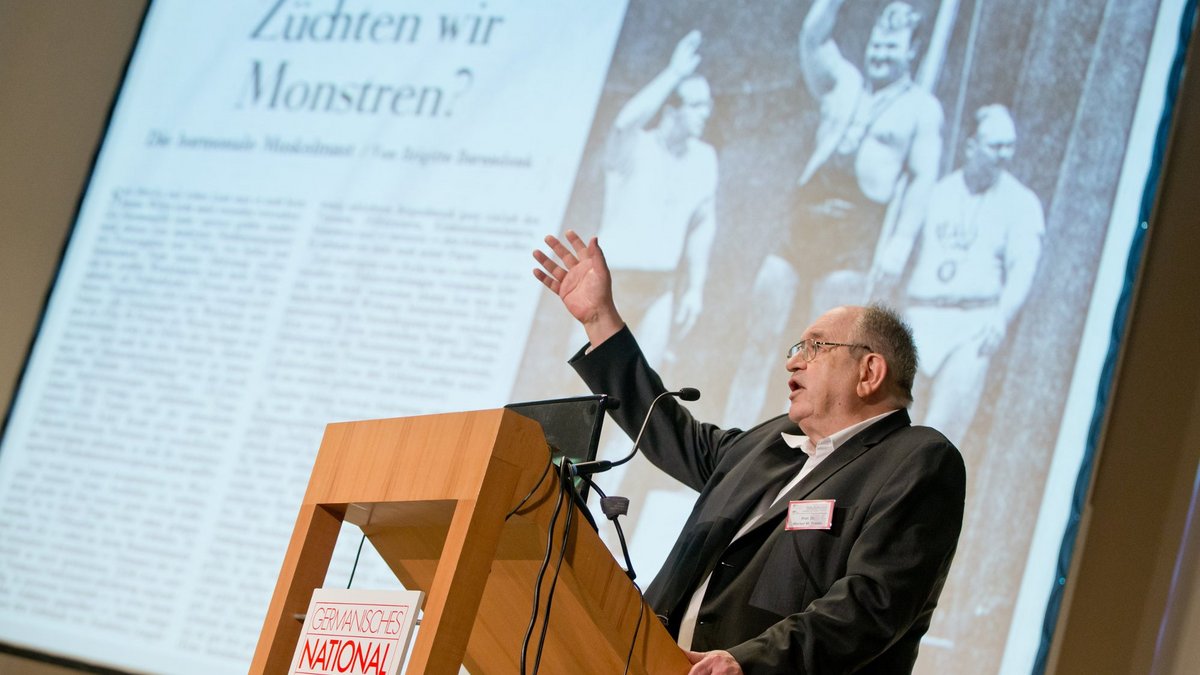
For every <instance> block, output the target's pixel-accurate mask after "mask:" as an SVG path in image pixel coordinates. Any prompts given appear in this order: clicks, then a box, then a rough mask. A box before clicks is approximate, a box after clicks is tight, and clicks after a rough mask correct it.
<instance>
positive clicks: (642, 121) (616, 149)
mask: <svg viewBox="0 0 1200 675" xmlns="http://www.w3.org/2000/svg"><path fill="white" fill-rule="evenodd" d="M699 50H700V31H698V30H693V31H692V32H690V33H688V34H687V35H685V36H683V39H682V40H680V41H679V43H678V44H676V45H675V51H674V53H672V54H671V62H670V63H669V64H667V67H666V68H665V69H664V70H663V71H662V72H661V73H659V74H658V75H656V76H655V77H654V79H653V80H650V83H649V84H647V85H646V86H645V87H642V90H641V91H639V92H638V93H637V94H635V95H634V97H633V98H631V99H629V101H628V102H627V103H626V104H625V105H624V106H623V107H622V108H621V112H619V113H617V119H616V120H614V121H613V126H612V132H611V133H610V135H609V138H608V148H607V155H606V157H605V160H606V162H605V163H606V164H607V166H608V168H609V169H619V168H620V167H622V166H624V163H625V161H626V160H627V159H628V155H629V152H630V142H629V141H630V139H631V138H632V137H633V135H634V132H636V131H639V130H641V129H644V128H645V127H646V125H647V124H649V123H650V120H652V119H654V116H655V115H656V114H657V113H658V111H659V110H660V109H661V108H662V107H663V104H664V103H666V102H667V98H668V97H669V96H670V95H671V92H673V91H675V88H676V87H678V86H679V83H680V82H683V81H684V80H685V79H687V78H688V77H690V76H691V75H692V74H693V73H695V72H696V68H697V66H699V65H700V54H699Z"/></svg>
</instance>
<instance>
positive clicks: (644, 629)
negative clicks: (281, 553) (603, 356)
mask: <svg viewBox="0 0 1200 675" xmlns="http://www.w3.org/2000/svg"><path fill="white" fill-rule="evenodd" d="M548 457H549V452H548V450H547V447H546V442H545V440H544V439H543V437H542V433H541V429H540V428H539V427H538V425H537V423H535V422H533V421H531V420H528V419H526V418H524V417H522V416H520V415H518V414H516V413H514V412H512V411H509V410H486V411H479V412H469V413H455V414H447V415H428V416H421V417H407V418H398V419H385V420H369V421H363V422H346V423H338V424H331V425H329V426H328V427H327V428H326V431H325V437H324V440H323V441H322V443H321V449H320V452H319V453H318V455H317V460H316V463H315V464H314V466H313V472H312V477H311V479H310V480H309V484H308V492H307V493H306V494H305V497H304V502H303V504H302V506H301V509H300V514H299V516H298V517H297V519H296V527H295V530H294V531H293V534H292V539H291V542H290V544H289V545H288V551H287V555H286V556H285V558H284V562H283V567H282V570H281V571H280V574H279V581H278V583H277V584H276V587H275V594H274V596H273V597H272V599H271V604H270V607H269V609H268V611H267V617H266V620H265V622H264V624H263V630H262V634H261V635H260V637H259V642H258V649H257V650H256V652H255V654H254V661H253V662H252V664H251V669H250V672H252V673H272V674H273V673H286V672H287V668H288V665H289V663H290V661H291V656H292V652H293V650H294V649H295V645H296V640H297V639H298V638H299V635H300V627H301V626H300V622H299V621H298V620H297V619H296V618H295V616H296V615H297V614H303V613H304V612H305V611H306V610H307V608H308V603H309V600H310V598H311V596H312V591H313V589H314V588H316V587H317V586H319V585H320V584H321V583H322V582H323V580H324V578H325V573H326V571H327V568H328V566H329V559H330V556H331V555H332V553H333V547H334V543H335V541H336V539H337V534H338V530H339V528H340V526H341V523H342V521H343V520H347V521H350V522H352V523H354V524H356V525H358V526H359V527H361V528H362V529H363V531H364V532H365V533H366V534H367V536H368V537H369V538H370V540H371V543H372V544H373V545H374V546H375V547H376V549H378V551H379V553H380V555H381V556H382V557H383V559H384V560H385V561H387V563H388V565H389V566H390V567H391V569H392V571H393V572H395V574H396V576H397V578H398V579H400V581H401V583H403V584H404V586H405V587H406V588H410V589H420V590H423V591H425V593H426V598H425V607H424V616H423V618H422V622H421V627H420V630H419V631H418V633H417V639H416V641H415V643H414V645H413V651H412V656H411V659H410V662H409V666H408V672H409V673H429V674H431V675H442V674H446V675H453V674H456V673H458V672H459V665H460V664H465V665H466V666H467V669H468V670H469V671H470V672H471V673H472V674H473V675H509V674H512V673H519V672H520V668H519V663H520V661H519V659H520V651H521V637H522V635H523V634H524V631H525V627H526V624H527V622H528V620H529V614H530V609H531V606H532V601H533V588H534V582H535V579H536V577H537V571H538V567H539V565H540V564H541V561H542V558H543V556H544V555H545V551H546V545H547V539H548V537H551V536H553V538H554V556H555V558H557V555H558V551H559V543H560V541H561V537H562V530H563V524H564V521H565V518H566V513H567V510H568V509H574V508H576V507H575V506H574V505H571V504H569V503H567V504H564V505H563V508H562V510H561V513H560V516H559V518H558V520H557V522H556V523H555V527H554V531H553V533H551V531H550V525H551V520H552V518H553V514H554V511H555V507H556V502H557V500H558V486H557V481H556V479H555V477H554V475H553V473H552V472H551V474H550V475H547V476H546V478H545V480H544V481H542V482H541V483H540V484H539V477H541V476H542V475H543V472H544V469H545V468H546V462H547V461H548ZM535 486H536V488H537V489H536V490H535V491H534V494H533V496H532V497H531V498H530V499H529V500H528V501H527V502H526V503H525V504H524V505H523V506H522V508H521V510H520V511H519V512H518V513H516V514H515V515H513V516H512V517H510V518H507V519H506V518H505V516H506V514H508V513H509V512H510V511H511V510H512V509H513V508H515V507H516V506H517V505H518V504H519V503H520V501H521V499H522V498H523V497H524V496H525V495H527V494H528V493H529V492H530V491H531V490H534V488H535ZM552 562H553V561H552ZM548 581H549V574H548V575H547V581H546V582H544V583H543V590H542V607H544V606H545V597H546V593H547V591H548V590H549V583H548ZM639 614H640V615H641V626H640V629H639V630H638V635H637V643H636V645H635V647H634V654H633V659H632V662H631V665H630V672H631V673H639V674H643V675H660V674H662V675H675V674H677V673H678V674H682V673H686V672H687V671H688V668H689V665H688V662H687V658H686V657H685V656H684V654H683V652H682V651H681V650H680V649H679V648H678V647H677V646H676V645H675V644H674V642H673V641H672V640H671V637H670V635H668V634H667V632H666V630H665V629H664V628H663V627H662V625H661V624H660V623H659V622H658V620H657V619H656V618H655V617H654V616H653V614H652V613H651V611H650V609H649V607H648V606H646V605H645V603H644V602H642V600H641V598H640V596H639V595H638V593H637V591H636V589H635V588H634V587H633V584H632V583H631V582H630V581H629V580H628V579H627V578H626V576H625V573H624V572H623V571H622V570H621V569H620V567H619V566H618V565H617V564H616V561H615V560H613V557H612V555H611V554H610V553H609V552H608V549H607V548H605V546H604V544H603V543H602V542H601V541H600V539H599V537H598V536H597V535H596V533H595V532H594V531H592V529H591V528H590V526H589V525H588V524H587V523H586V522H585V521H584V519H583V517H582V515H580V514H579V513H576V514H575V517H574V525H573V527H572V529H571V532H570V534H569V536H568V538H567V547H566V556H565V558H564V561H563V566H562V571H561V573H560V574H559V578H558V584H557V587H556V589H555V594H554V606H553V610H552V612H551V615H550V626H549V630H548V632H547V637H546V644H545V648H544V651H543V656H542V665H541V672H543V673H547V674H554V675H558V674H560V673H597V674H606V673H614V674H619V673H621V672H622V670H623V668H624V664H625V656H626V653H627V652H628V650H629V646H630V643H631V641H632V640H633V637H634V629H635V625H636V624H637V622H638V618H639ZM536 642H537V635H536V632H535V635H534V639H533V640H532V644H533V645H536ZM528 654H529V663H530V664H532V655H533V648H532V647H531V648H530V650H529V652H528Z"/></svg>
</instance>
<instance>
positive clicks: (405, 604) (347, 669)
mask: <svg viewBox="0 0 1200 675" xmlns="http://www.w3.org/2000/svg"><path fill="white" fill-rule="evenodd" d="M421 596H422V594H421V592H420V591H372V590H356V589H355V590H351V589H339V588H318V589H316V590H315V591H313V597H312V602H311V603H309V606H308V614H307V615H306V616H305V617H304V628H303V629H302V630H301V632H300V641H299V642H297V643H296V653H295V655H294V656H292V667H291V669H290V670H288V675H327V674H328V675H399V672H400V665H401V664H402V663H404V655H405V654H406V653H407V652H408V646H409V641H410V640H411V639H412V634H413V628H414V627H415V626H416V623H417V612H418V610H420V608H421Z"/></svg>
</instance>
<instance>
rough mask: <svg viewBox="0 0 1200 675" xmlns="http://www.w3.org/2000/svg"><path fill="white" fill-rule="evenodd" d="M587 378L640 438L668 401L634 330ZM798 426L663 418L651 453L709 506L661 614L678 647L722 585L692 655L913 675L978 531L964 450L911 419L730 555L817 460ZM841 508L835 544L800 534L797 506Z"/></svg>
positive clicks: (696, 516) (674, 562)
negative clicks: (961, 538) (970, 515)
mask: <svg viewBox="0 0 1200 675" xmlns="http://www.w3.org/2000/svg"><path fill="white" fill-rule="evenodd" d="M571 364H572V366H573V367H574V368H575V369H576V371H577V372H578V373H579V374H580V375H581V376H582V377H583V379H584V381H585V382H586V383H587V384H588V386H589V387H590V388H591V389H592V391H594V392H602V393H607V394H611V395H613V396H616V397H617V398H619V399H620V400H621V407H620V408H619V409H618V410H617V411H614V412H613V416H614V418H615V419H616V421H617V422H618V424H620V425H621V427H622V428H623V429H624V430H625V431H626V432H627V433H629V434H630V435H631V436H632V435H634V434H636V433H637V430H638V428H639V427H640V426H641V423H642V420H643V418H644V417H645V415H646V411H647V408H648V406H649V404H650V401H651V400H652V399H653V397H654V396H655V395H657V394H658V393H660V392H662V391H665V389H664V387H663V385H662V382H661V381H660V380H659V377H658V375H656V374H655V373H654V371H653V370H651V369H650V367H649V366H648V365H647V364H646V362H645V359H644V358H643V357H642V354H641V351H640V350H639V349H638V346H637V343H636V342H635V341H634V339H633V336H632V335H631V334H630V333H629V330H628V329H625V330H623V331H621V332H620V333H618V334H617V335H615V336H613V337H612V338H609V339H608V340H606V341H605V342H604V343H602V344H601V345H600V346H598V347H597V348H596V349H594V350H593V351H592V352H591V353H589V354H586V355H584V354H583V353H582V352H581V353H580V354H578V355H576V356H575V357H574V358H573V359H572V360H571ZM784 431H786V432H789V433H802V432H801V431H800V430H799V428H798V427H797V426H796V425H795V424H794V423H793V422H791V421H789V420H788V418H787V417H786V416H780V417H776V418H774V419H771V420H768V421H766V422H763V423H762V424H760V425H758V426H756V427H754V428H752V429H749V430H746V431H742V430H739V429H729V430H724V429H719V428H717V427H715V426H713V425H710V424H702V423H700V422H697V421H696V420H695V419H693V418H692V416H691V415H690V414H689V413H688V412H687V410H686V409H685V408H684V407H683V406H681V405H679V404H678V403H677V402H676V400H675V399H674V398H670V397H668V398H664V399H663V400H662V401H660V402H659V404H658V407H657V408H656V409H655V411H654V415H653V418H652V420H651V422H650V425H649V426H648V427H647V430H646V435H645V437H644V438H643V441H642V451H643V452H644V453H645V454H646V456H647V458H649V459H650V461H651V462H653V463H654V464H655V465H657V466H658V467H660V468H661V469H663V470H664V471H665V472H667V473H668V474H670V475H671V476H673V477H675V478H676V479H678V480H679V481H681V482H683V483H684V484H686V485H688V486H690V487H692V488H693V489H695V490H697V491H699V493H700V496H699V497H698V498H697V500H696V505H695V507H694V508H693V510H692V513H691V515H690V516H689V517H688V519H687V522H686V524H685V525H684V527H683V531H682V532H681V533H680V536H679V539H678V540H677V541H676V542H675V546H674V548H673V549H672V550H671V553H670V555H669V556H668V557H667V559H666V562H665V563H664V564H663V568H662V570H661V572H660V573H659V575H658V576H657V578H655V580H654V581H653V583H651V584H650V586H649V588H648V589H647V591H646V599H647V600H648V601H649V602H650V605H651V606H652V607H654V609H655V611H656V612H657V613H658V614H660V615H661V616H663V617H665V620H666V622H667V627H668V628H669V629H670V630H671V632H672V634H673V635H677V634H678V630H679V620H680V618H681V616H682V614H683V612H684V610H685V609H686V608H687V604H688V601H689V600H690V598H691V594H692V593H693V592H694V591H695V589H696V588H697V587H698V586H699V585H700V583H701V582H702V581H703V580H704V578H705V576H706V575H707V574H708V573H709V572H712V580H711V581H710V582H709V586H708V590H707V592H706V593H705V596H704V600H703V602H702V604H701V607H700V614H699V617H698V621H697V625H696V630H695V634H694V637H693V641H692V648H693V649H696V650H698V651H706V650H711V649H726V650H728V651H729V652H730V653H732V654H733V656H734V658H735V659H737V661H738V663H739V664H740V665H741V667H742V669H743V670H744V671H745V672H746V673H747V675H757V674H766V673H820V675H827V674H829V673H843V672H860V673H888V674H889V675H890V674H894V673H908V672H911V670H912V667H913V663H914V661H915V660H916V657H917V647H918V643H919V641H920V639H921V636H922V635H924V633H925V631H926V630H928V628H929V621H930V618H931V616H932V614H933V609H934V607H935V606H936V604H937V598H938V594H939V593H940V592H941V589H942V585H943V584H944V583H945V580H946V574H947V572H948V571H949V568H950V560H951V559H952V558H953V556H954V549H955V545H956V544H957V541H958V534H959V531H960V529H961V527H962V515H963V500H964V492H965V484H966V474H965V471H964V468H963V462H962V457H961V456H960V454H959V452H958V450H957V449H956V448H955V447H954V446H953V445H952V444H951V443H950V442H949V441H948V440H946V438H945V437H944V436H942V435H941V434H940V433H938V432H937V431H934V430H933V429H929V428H926V427H914V426H911V425H910V423H909V418H908V414H907V412H906V411H903V410H899V411H897V412H895V413H893V414H891V415H890V416H888V417H885V418H884V419H882V420H880V421H879V422H877V423H875V424H873V425H871V426H870V427H868V428H867V429H866V430H864V431H862V432H861V433H859V434H857V435H855V436H854V437H853V438H851V439H850V440H848V441H847V442H846V443H845V444H844V445H842V446H840V447H839V448H838V449H837V450H836V451H834V453H833V454H832V455H830V456H829V457H827V458H826V459H825V460H824V461H823V462H822V463H821V464H820V465H818V466H817V468H816V469H814V470H813V472H812V473H811V474H809V475H808V476H806V477H805V478H804V480H802V481H801V482H800V483H799V484H798V485H797V486H796V487H794V488H793V489H792V490H790V491H789V492H788V493H787V495H785V496H784V498H783V499H781V500H779V502H777V503H776V504H775V506H774V507H773V508H772V509H771V510H770V511H768V513H767V514H766V515H765V516H764V517H763V518H762V519H761V520H760V521H759V525H758V526H757V527H755V528H754V529H753V530H751V531H749V532H747V533H746V534H745V535H743V536H742V537H740V538H739V539H738V540H737V541H734V542H732V544H731V543H730V542H731V540H732V539H733V535H734V534H735V533H736V532H737V530H738V529H740V528H741V526H742V525H743V523H744V522H745V521H746V519H747V517H748V516H749V514H750V513H751V511H752V510H753V509H754V507H755V506H756V505H757V504H758V503H759V501H760V500H761V498H762V496H763V495H764V493H766V491H767V490H768V489H769V490H775V491H778V490H779V489H780V488H781V487H782V486H783V484H784V483H786V481H787V479H788V478H790V477H793V476H795V474H796V472H797V471H799V469H800V467H801V466H802V465H803V464H804V462H805V460H806V459H807V456H806V455H805V454H804V453H803V452H801V451H800V450H797V449H793V448H791V447H788V446H787V445H786V444H785V443H784V442H783V440H782V438H781V437H780V435H779V434H780V432H784ZM807 499H833V500H835V505H834V514H833V526H832V528H831V529H829V530H796V531H787V530H785V529H784V516H785V513H786V510H787V502H788V501H789V500H807Z"/></svg>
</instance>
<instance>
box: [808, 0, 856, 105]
mask: <svg viewBox="0 0 1200 675" xmlns="http://www.w3.org/2000/svg"><path fill="white" fill-rule="evenodd" d="M842 2H843V0H816V2H814V3H813V5H812V7H811V8H810V9H809V10H808V15H807V16H805V17H804V26H803V27H801V29H800V70H801V71H802V72H803V73H804V82H805V83H806V84H807V85H808V90H809V91H810V92H812V95H813V96H816V97H818V98H820V97H821V96H824V95H825V94H828V93H829V92H830V91H833V88H834V87H835V86H836V85H837V83H838V78H839V76H840V73H841V72H842V71H843V70H845V68H847V67H850V68H853V66H850V64H849V63H848V62H847V61H846V59H845V58H844V57H843V56H842V53H841V51H839V50H838V47H837V44H835V43H834V41H833V27H834V25H835V24H836V23H837V15H838V10H840V9H841V8H842Z"/></svg>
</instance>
